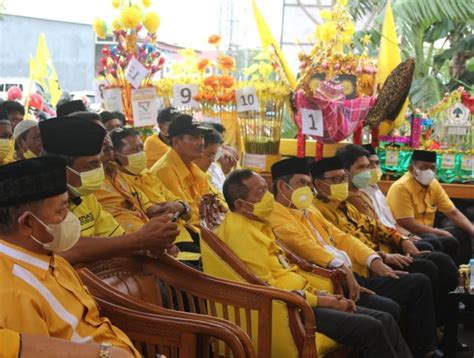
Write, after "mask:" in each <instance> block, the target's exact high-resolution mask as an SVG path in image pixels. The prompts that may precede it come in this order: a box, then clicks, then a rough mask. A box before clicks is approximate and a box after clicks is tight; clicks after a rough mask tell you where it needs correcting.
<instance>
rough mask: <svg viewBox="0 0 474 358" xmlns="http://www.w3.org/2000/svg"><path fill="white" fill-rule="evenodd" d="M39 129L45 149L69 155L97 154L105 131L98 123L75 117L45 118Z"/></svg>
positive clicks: (100, 149)
mask: <svg viewBox="0 0 474 358" xmlns="http://www.w3.org/2000/svg"><path fill="white" fill-rule="evenodd" d="M39 129H40V133H41V140H42V142H43V148H44V150H45V151H47V152H48V153H52V154H58V155H69V156H71V157H88V156H91V155H97V154H99V153H100V152H101V151H102V144H103V142H104V137H105V133H106V131H105V129H104V128H103V127H101V126H100V125H98V124H96V123H94V122H91V121H85V120H83V119H81V118H76V117H64V118H51V119H47V120H45V121H42V122H40V123H39Z"/></svg>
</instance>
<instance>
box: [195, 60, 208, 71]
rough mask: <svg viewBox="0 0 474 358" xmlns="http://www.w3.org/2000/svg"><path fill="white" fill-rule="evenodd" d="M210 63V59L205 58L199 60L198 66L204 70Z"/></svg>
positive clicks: (200, 69)
mask: <svg viewBox="0 0 474 358" xmlns="http://www.w3.org/2000/svg"><path fill="white" fill-rule="evenodd" d="M208 65H209V60H208V59H207V58H204V59H202V60H201V61H199V62H198V65H197V68H198V70H199V71H201V72H202V71H204V70H205V69H206V68H207V66H208Z"/></svg>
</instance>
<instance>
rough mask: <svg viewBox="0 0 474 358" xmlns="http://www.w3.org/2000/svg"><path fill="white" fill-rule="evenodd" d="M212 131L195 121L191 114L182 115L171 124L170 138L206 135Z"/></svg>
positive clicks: (169, 129)
mask: <svg viewBox="0 0 474 358" xmlns="http://www.w3.org/2000/svg"><path fill="white" fill-rule="evenodd" d="M211 130H212V129H211V128H209V127H207V126H205V125H203V124H202V123H199V122H198V121H195V120H194V118H193V117H192V116H190V115H189V114H180V115H178V116H176V118H175V119H173V121H172V122H171V123H170V126H169V127H168V136H169V137H170V138H171V137H176V136H178V135H182V134H191V135H193V134H199V133H202V134H204V133H205V132H209V131H211Z"/></svg>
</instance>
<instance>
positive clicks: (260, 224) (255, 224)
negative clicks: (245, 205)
mask: <svg viewBox="0 0 474 358" xmlns="http://www.w3.org/2000/svg"><path fill="white" fill-rule="evenodd" d="M226 216H230V218H229V219H231V218H232V216H234V217H236V216H237V217H239V218H240V219H241V220H243V221H244V222H246V223H247V224H250V225H252V226H253V227H254V228H256V229H257V230H259V231H262V229H264V227H266V226H268V223H265V222H263V221H257V220H253V219H249V218H248V217H246V216H243V215H242V214H239V213H236V212H234V211H231V212H229V213H227V215H226Z"/></svg>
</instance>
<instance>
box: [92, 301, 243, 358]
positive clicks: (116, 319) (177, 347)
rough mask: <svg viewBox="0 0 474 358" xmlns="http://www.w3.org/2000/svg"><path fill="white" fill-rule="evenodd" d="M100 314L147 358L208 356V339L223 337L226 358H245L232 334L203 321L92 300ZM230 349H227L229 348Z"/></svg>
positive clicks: (222, 326) (222, 327)
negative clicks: (97, 306) (123, 333)
mask: <svg viewBox="0 0 474 358" xmlns="http://www.w3.org/2000/svg"><path fill="white" fill-rule="evenodd" d="M96 300H97V303H98V305H99V307H100V310H101V313H102V314H103V315H105V316H107V317H108V318H109V319H110V320H111V322H112V323H113V324H114V325H116V326H117V327H119V328H120V329H122V330H123V331H124V332H125V334H127V336H128V337H129V338H130V340H131V341H132V343H133V344H134V346H135V347H136V348H137V349H138V351H139V352H140V353H141V354H142V356H145V357H147V358H155V357H157V355H158V356H159V355H160V354H162V355H165V356H166V357H169V358H178V357H183V358H188V357H189V358H193V357H194V358H200V357H210V355H209V351H208V349H207V351H206V348H207V347H209V338H210V337H219V338H224V339H225V341H226V343H227V344H228V345H226V347H227V349H226V352H227V353H228V355H227V357H231V355H230V351H232V357H238V358H245V357H247V356H246V353H245V350H244V348H243V346H242V344H241V342H240V340H239V338H238V337H236V336H234V332H233V331H231V330H229V329H228V328H227V327H226V326H224V325H219V324H215V323H210V322H208V321H206V320H199V319H188V318H183V317H176V316H166V315H161V314H160V315H158V314H153V313H146V312H143V311H136V310H131V309H129V308H125V307H122V306H119V305H116V304H113V303H111V302H108V301H107V300H104V299H102V298H96ZM229 346H230V347H231V349H230V348H229ZM215 357H217V355H215Z"/></svg>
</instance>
